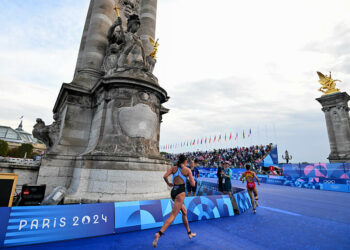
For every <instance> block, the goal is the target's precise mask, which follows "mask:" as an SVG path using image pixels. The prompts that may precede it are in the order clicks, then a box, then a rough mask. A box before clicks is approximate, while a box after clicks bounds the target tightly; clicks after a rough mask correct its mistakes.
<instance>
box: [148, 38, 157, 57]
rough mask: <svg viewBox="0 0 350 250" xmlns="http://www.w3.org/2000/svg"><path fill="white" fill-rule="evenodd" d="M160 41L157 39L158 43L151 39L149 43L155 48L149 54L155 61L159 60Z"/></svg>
mask: <svg viewBox="0 0 350 250" xmlns="http://www.w3.org/2000/svg"><path fill="white" fill-rule="evenodd" d="M158 40H159V39H157V41H156V42H154V40H153V39H152V37H149V41H150V43H151V44H152V46H153V51H152V52H151V54H149V56H150V57H152V58H153V59H157V52H158V46H159V43H158Z"/></svg>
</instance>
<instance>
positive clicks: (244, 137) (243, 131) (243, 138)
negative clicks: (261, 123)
mask: <svg viewBox="0 0 350 250" xmlns="http://www.w3.org/2000/svg"><path fill="white" fill-rule="evenodd" d="M243 139H245V134H244V130H243Z"/></svg>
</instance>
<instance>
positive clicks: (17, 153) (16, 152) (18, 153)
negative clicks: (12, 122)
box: [8, 143, 34, 158]
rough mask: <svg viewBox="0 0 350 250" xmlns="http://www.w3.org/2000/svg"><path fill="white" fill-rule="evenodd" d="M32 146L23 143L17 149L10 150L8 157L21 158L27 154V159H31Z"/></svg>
mask: <svg viewBox="0 0 350 250" xmlns="http://www.w3.org/2000/svg"><path fill="white" fill-rule="evenodd" d="M33 148H34V147H33V145H32V144H30V143H24V144H22V145H21V146H19V147H17V148H13V149H10V150H9V152H8V156H10V157H16V158H23V157H24V156H25V154H26V153H27V158H33Z"/></svg>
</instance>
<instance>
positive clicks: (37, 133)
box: [32, 114, 61, 150]
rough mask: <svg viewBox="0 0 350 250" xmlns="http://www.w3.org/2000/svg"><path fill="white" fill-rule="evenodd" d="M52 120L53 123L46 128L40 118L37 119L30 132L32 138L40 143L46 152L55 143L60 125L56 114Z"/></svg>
mask: <svg viewBox="0 0 350 250" xmlns="http://www.w3.org/2000/svg"><path fill="white" fill-rule="evenodd" d="M53 118H54V120H55V121H54V122H53V123H52V124H51V125H48V126H47V125H45V122H44V121H43V120H42V119H41V118H37V119H36V124H35V125H34V128H33V132H32V133H33V136H34V138H37V139H39V140H40V141H42V142H43V143H44V144H45V145H46V147H47V149H48V150H50V148H51V147H52V146H53V145H54V144H55V143H56V141H57V138H58V134H59V130H60V125H61V120H60V119H59V115H58V114H54V116H53Z"/></svg>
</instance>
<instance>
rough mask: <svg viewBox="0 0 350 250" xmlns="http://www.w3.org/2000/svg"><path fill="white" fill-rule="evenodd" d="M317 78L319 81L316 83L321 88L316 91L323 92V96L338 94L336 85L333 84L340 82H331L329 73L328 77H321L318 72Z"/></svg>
mask: <svg viewBox="0 0 350 250" xmlns="http://www.w3.org/2000/svg"><path fill="white" fill-rule="evenodd" d="M317 74H318V77H319V78H320V80H319V81H318V82H319V83H320V84H321V85H322V87H321V88H319V89H318V91H321V92H323V93H324V94H323V95H329V94H333V93H337V92H339V89H337V88H336V83H335V82H341V81H340V80H333V79H332V73H331V72H329V76H327V75H323V74H322V73H321V72H318V71H317Z"/></svg>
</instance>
